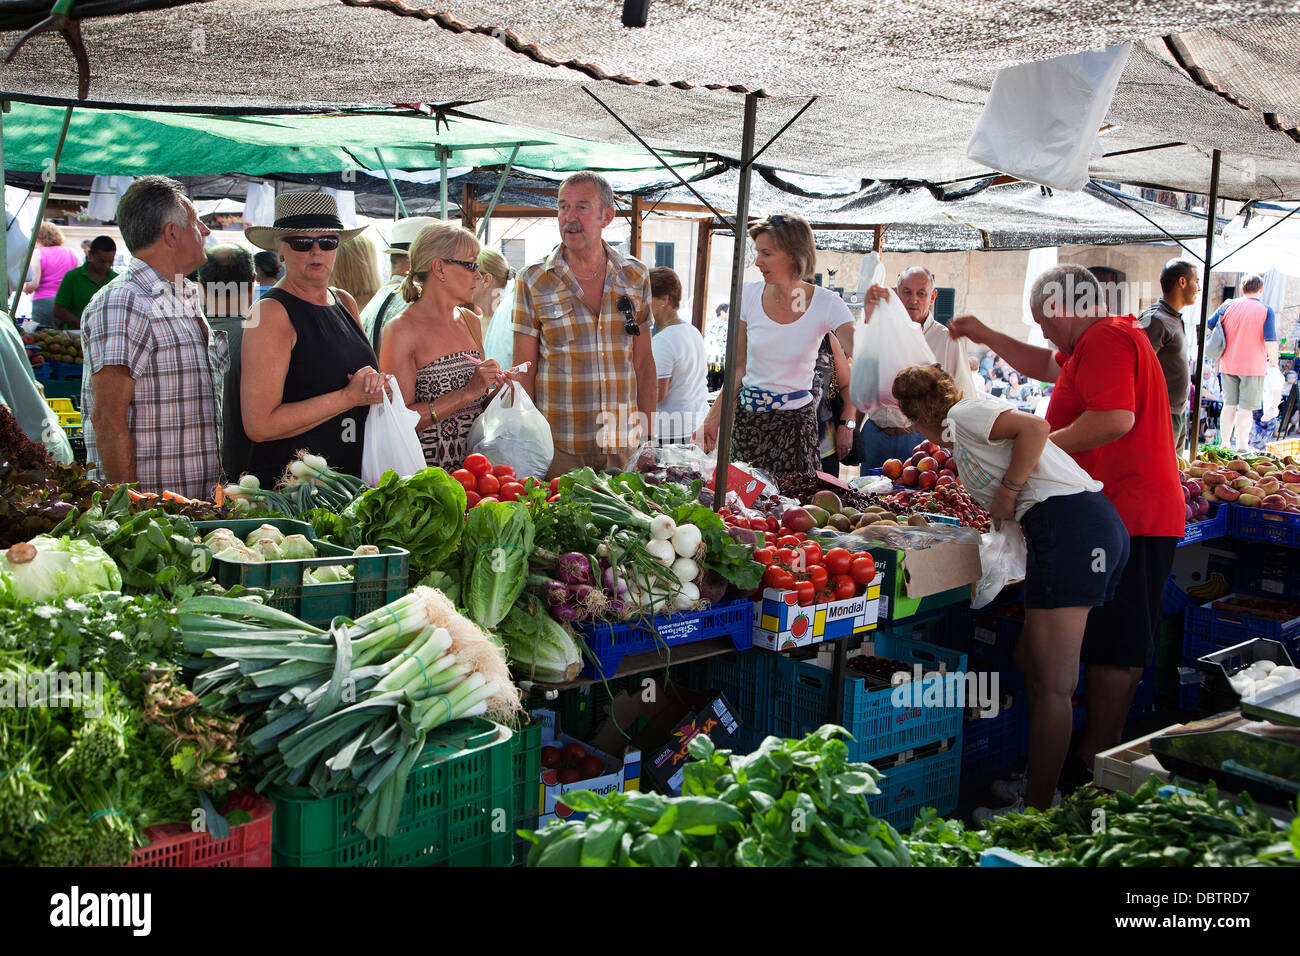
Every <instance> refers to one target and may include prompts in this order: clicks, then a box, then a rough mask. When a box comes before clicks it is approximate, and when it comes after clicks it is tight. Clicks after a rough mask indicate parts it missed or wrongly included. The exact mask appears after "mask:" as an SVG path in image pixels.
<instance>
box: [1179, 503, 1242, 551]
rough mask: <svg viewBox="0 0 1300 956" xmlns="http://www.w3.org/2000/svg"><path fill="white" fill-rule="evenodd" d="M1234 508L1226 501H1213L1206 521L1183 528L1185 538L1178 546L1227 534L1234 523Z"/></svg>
mask: <svg viewBox="0 0 1300 956" xmlns="http://www.w3.org/2000/svg"><path fill="white" fill-rule="evenodd" d="M1232 509H1233V506H1232V505H1230V504H1227V503H1226V502H1215V503H1212V504H1211V505H1210V513H1209V516H1208V517H1207V519H1206V520H1205V521H1198V522H1196V523H1195V524H1189V525H1188V526H1187V527H1186V528H1184V529H1183V540H1181V541H1179V542H1178V547H1180V548H1181V547H1183V545H1187V544H1196V543H1197V542H1199V541H1209V540H1210V539H1211V538H1222V537H1224V536H1225V535H1227V534H1228V533H1229V531H1230V529H1231V525H1232V518H1231V511H1232Z"/></svg>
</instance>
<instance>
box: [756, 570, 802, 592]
mask: <svg viewBox="0 0 1300 956" xmlns="http://www.w3.org/2000/svg"><path fill="white" fill-rule="evenodd" d="M763 587H765V588H776V589H777V590H778V591H789V590H791V589H793V588H794V575H793V574H791V573H790V572H789V571H787V570H786V569H785V568H780V567H777V566H776V565H775V564H774V565H772V566H771V567H769V568H768V569H767V570H766V571H764V572H763Z"/></svg>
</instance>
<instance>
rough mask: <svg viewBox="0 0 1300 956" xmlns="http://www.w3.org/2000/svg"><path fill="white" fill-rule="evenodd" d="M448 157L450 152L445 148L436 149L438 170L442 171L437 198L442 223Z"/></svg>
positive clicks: (444, 215) (445, 215) (445, 211)
mask: <svg viewBox="0 0 1300 956" xmlns="http://www.w3.org/2000/svg"><path fill="white" fill-rule="evenodd" d="M450 155H451V150H449V149H448V148H447V147H446V146H439V147H438V152H437V156H438V169H439V170H441V171H442V175H441V176H440V177H439V189H438V197H439V200H440V201H441V203H442V216H441V219H442V221H443V222H446V221H447V157H449V156H450Z"/></svg>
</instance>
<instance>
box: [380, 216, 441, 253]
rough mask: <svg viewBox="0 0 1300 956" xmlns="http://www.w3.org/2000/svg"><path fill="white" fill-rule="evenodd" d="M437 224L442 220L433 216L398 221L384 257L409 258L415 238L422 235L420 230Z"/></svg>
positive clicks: (411, 217)
mask: <svg viewBox="0 0 1300 956" xmlns="http://www.w3.org/2000/svg"><path fill="white" fill-rule="evenodd" d="M437 222H442V220H441V219H435V218H434V217H433V216H410V217H408V218H406V219H399V220H397V222H395V223H394V224H393V235H392V237H391V238H390V239H389V240H388V248H387V249H385V250H384V255H386V256H393V255H395V256H409V255H410V254H411V244H412V243H414V242H415V237H416V236H418V235H419V234H420V230H421V229H423V228H424V227H425V226H432V225H433V224H434V223H437Z"/></svg>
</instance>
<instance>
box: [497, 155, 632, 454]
mask: <svg viewBox="0 0 1300 956" xmlns="http://www.w3.org/2000/svg"><path fill="white" fill-rule="evenodd" d="M558 208H559V226H560V245H559V246H558V247H557V248H556V249H555V251H554V252H552V253H551V254H550V255H549V256H548V257H547V258H546V259H544V260H542V261H541V262H538V263H534V264H533V265H531V266H529V267H528V268H526V269H524V270H523V272H521V273H520V274H519V279H518V284H517V286H516V292H515V312H514V332H515V351H514V361H515V363H516V364H521V363H524V362H531V363H532V365H531V366H530V368H529V370H528V371H527V372H526V373H524V374H523V375H522V376H521V377H520V381H521V382H522V383H523V385H524V387H525V388H526V389H527V390H528V394H529V395H531V396H532V397H533V400H534V401H535V402H536V403H537V407H538V409H539V410H540V411H541V413H542V414H543V415H544V416H545V417H546V420H547V421H548V422H549V423H550V425H551V436H552V438H553V439H554V441H555V458H554V460H553V461H552V463H551V471H550V474H551V475H552V476H554V475H562V474H565V473H566V472H569V471H571V470H573V469H575V468H581V467H583V466H584V465H590V466H591V467H593V468H595V469H597V470H600V469H604V468H620V469H621V468H622V467H623V465H624V464H625V462H626V459H627V458H628V457H629V456H630V455H631V453H632V452H633V451H635V450H636V448H637V446H638V445H639V444H640V443H641V442H642V441H643V440H644V439H646V438H647V437H649V435H650V427H649V423H650V422H651V421H653V419H654V413H655V408H656V405H657V401H658V399H657V391H656V390H657V387H658V378H657V373H656V371H655V363H654V353H653V352H652V351H651V349H650V329H649V328H648V327H645V326H646V324H647V321H648V320H649V318H650V270H649V269H647V268H646V266H645V265H644V264H642V263H641V262H638V261H637V260H636V259H632V258H630V257H627V256H622V255H620V254H619V253H618V252H617V251H615V250H614V249H613V248H612V247H611V246H610V245H609V244H608V243H606V242H605V241H604V240H602V239H601V232H602V231H603V230H604V229H605V228H606V227H607V226H608V225H609V224H610V223H611V222H613V221H614V212H615V210H614V191H613V190H612V189H611V188H610V186H609V183H608V182H606V180H605V179H604V177H602V176H598V175H596V174H594V173H586V172H583V173H575V174H573V175H572V176H570V177H569V178H568V179H566V180H565V181H564V182H563V183H561V184H560V189H559V204H558Z"/></svg>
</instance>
